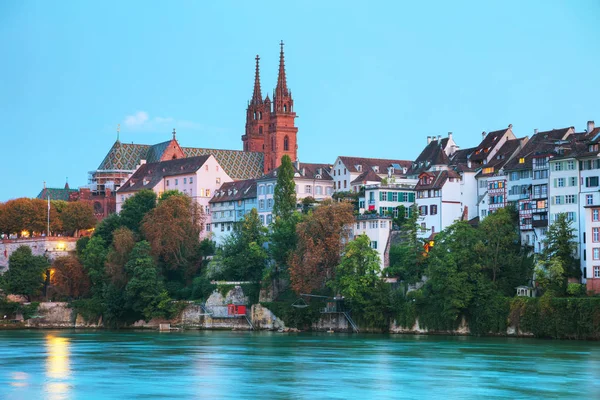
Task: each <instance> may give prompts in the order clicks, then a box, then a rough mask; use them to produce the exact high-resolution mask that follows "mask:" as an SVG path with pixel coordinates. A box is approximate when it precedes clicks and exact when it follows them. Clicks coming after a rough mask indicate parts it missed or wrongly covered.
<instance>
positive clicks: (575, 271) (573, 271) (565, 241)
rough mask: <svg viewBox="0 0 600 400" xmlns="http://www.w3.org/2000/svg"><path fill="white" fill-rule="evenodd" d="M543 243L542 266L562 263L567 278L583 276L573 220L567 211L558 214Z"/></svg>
mask: <svg viewBox="0 0 600 400" xmlns="http://www.w3.org/2000/svg"><path fill="white" fill-rule="evenodd" d="M543 244H544V249H543V250H542V253H541V257H540V259H541V265H542V266H544V265H547V263H555V264H556V263H560V264H561V265H562V268H563V269H564V275H565V276H566V277H567V278H577V279H580V278H581V269H580V268H579V260H578V259H577V258H575V255H576V254H577V242H576V236H575V233H574V228H573V221H571V220H569V218H568V217H567V214H566V213H560V214H557V216H556V220H555V221H554V222H553V223H552V224H550V226H549V227H548V233H547V234H546V238H545V239H544V241H543ZM565 287H566V282H565Z"/></svg>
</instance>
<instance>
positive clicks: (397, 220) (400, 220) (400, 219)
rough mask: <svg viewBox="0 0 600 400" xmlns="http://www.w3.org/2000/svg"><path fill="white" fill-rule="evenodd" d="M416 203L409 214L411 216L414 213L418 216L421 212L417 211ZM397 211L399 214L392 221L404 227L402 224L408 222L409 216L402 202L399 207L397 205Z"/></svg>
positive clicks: (395, 224)
mask: <svg viewBox="0 0 600 400" xmlns="http://www.w3.org/2000/svg"><path fill="white" fill-rule="evenodd" d="M416 207H417V206H416V205H413V206H412V207H411V212H410V215H409V218H410V217H412V216H413V215H415V216H418V215H419V213H418V212H417V211H416ZM396 211H397V214H398V216H397V217H394V218H393V219H392V223H393V224H394V226H397V227H399V228H402V226H403V225H404V224H405V223H406V221H407V219H408V218H407V217H406V207H404V206H403V205H402V204H401V205H399V206H398V207H396Z"/></svg>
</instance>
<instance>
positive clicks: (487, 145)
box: [470, 128, 510, 161]
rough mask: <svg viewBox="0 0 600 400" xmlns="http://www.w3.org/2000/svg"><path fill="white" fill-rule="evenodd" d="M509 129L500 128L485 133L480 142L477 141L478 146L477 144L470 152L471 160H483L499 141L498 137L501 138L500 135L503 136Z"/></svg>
mask: <svg viewBox="0 0 600 400" xmlns="http://www.w3.org/2000/svg"><path fill="white" fill-rule="evenodd" d="M509 129H510V128H506V129H501V130H499V131H493V132H490V133H488V134H486V135H485V137H484V138H483V140H482V141H481V143H479V146H477V147H476V148H475V150H474V151H473V153H472V154H471V158H470V159H471V161H483V160H485V159H486V158H487V156H488V154H489V152H490V151H491V150H492V148H493V147H494V146H495V145H496V143H498V141H500V139H502V136H504V134H505V133H506V132H507V131H508V130H509Z"/></svg>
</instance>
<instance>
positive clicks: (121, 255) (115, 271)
mask: <svg viewBox="0 0 600 400" xmlns="http://www.w3.org/2000/svg"><path fill="white" fill-rule="evenodd" d="M134 246H135V235H134V234H133V232H132V231H131V230H129V229H128V228H126V227H124V226H122V227H120V228H118V229H117V230H115V231H114V232H113V241H112V245H111V247H110V249H109V250H108V254H107V257H106V273H107V275H108V278H109V279H110V281H111V283H112V284H114V285H115V286H117V287H119V288H123V287H125V284H126V283H127V275H126V273H125V264H126V263H127V260H128V259H129V254H130V253H131V251H132V250H133V247H134Z"/></svg>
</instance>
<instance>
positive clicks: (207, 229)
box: [206, 224, 210, 232]
mask: <svg viewBox="0 0 600 400" xmlns="http://www.w3.org/2000/svg"><path fill="white" fill-rule="evenodd" d="M206 232H210V224H206Z"/></svg>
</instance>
